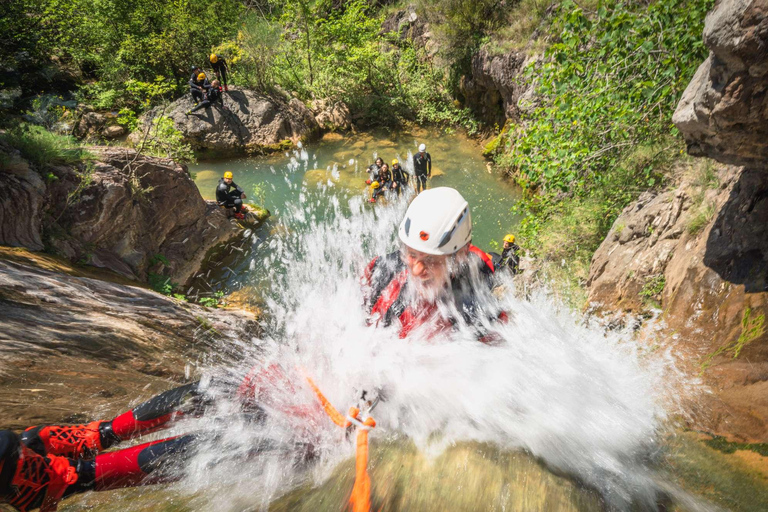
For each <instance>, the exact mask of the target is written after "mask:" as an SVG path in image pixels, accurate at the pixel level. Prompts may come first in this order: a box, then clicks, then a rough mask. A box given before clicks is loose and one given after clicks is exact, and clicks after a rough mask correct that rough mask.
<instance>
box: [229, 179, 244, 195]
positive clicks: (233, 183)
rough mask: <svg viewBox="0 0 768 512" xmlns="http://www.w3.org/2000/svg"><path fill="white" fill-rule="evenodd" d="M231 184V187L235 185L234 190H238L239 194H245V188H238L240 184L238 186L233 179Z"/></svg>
mask: <svg viewBox="0 0 768 512" xmlns="http://www.w3.org/2000/svg"><path fill="white" fill-rule="evenodd" d="M232 186H233V187H235V190H237V191H238V192H240V193H241V194H245V190H243V189H242V188H240V186H239V185H238V184H237V183H235V182H234V181H233V182H232Z"/></svg>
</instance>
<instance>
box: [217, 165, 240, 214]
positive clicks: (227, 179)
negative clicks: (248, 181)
mask: <svg viewBox="0 0 768 512" xmlns="http://www.w3.org/2000/svg"><path fill="white" fill-rule="evenodd" d="M232 178H233V176H232V173H231V172H229V171H227V172H225V173H224V176H223V177H222V178H221V179H220V180H219V184H218V185H217V186H216V202H217V203H218V204H219V206H221V207H222V208H227V209H229V208H234V209H235V218H237V219H240V220H243V219H245V215H243V213H242V210H243V199H245V191H244V190H243V189H242V188H240V187H239V186H238V185H237V183H235V182H234V181H232ZM231 188H234V190H230V189H231Z"/></svg>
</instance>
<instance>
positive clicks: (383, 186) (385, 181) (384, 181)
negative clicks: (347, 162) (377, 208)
mask: <svg viewBox="0 0 768 512" xmlns="http://www.w3.org/2000/svg"><path fill="white" fill-rule="evenodd" d="M376 181H377V182H378V183H379V187H378V188H376V189H374V191H373V194H371V202H372V203H375V202H376V199H377V198H378V197H379V196H380V195H382V194H384V193H385V192H387V191H388V190H389V189H390V187H391V185H392V173H390V172H389V166H388V165H387V164H385V163H383V162H382V164H381V168H380V169H379V172H378V174H377V175H376Z"/></svg>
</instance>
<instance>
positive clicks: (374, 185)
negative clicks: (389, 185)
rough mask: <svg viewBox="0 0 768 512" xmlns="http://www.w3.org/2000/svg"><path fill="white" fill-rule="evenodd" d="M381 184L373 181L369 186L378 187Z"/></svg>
mask: <svg viewBox="0 0 768 512" xmlns="http://www.w3.org/2000/svg"><path fill="white" fill-rule="evenodd" d="M380 186H381V185H379V182H378V181H374V182H372V183H371V188H379V187H380Z"/></svg>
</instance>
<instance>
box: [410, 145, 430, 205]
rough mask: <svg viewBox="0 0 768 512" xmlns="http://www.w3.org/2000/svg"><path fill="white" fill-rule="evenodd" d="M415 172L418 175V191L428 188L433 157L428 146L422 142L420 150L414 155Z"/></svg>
mask: <svg viewBox="0 0 768 512" xmlns="http://www.w3.org/2000/svg"><path fill="white" fill-rule="evenodd" d="M413 172H414V174H415V175H416V193H419V192H421V191H422V190H426V189H427V178H429V177H431V176H432V157H431V156H430V155H429V153H427V146H426V145H424V144H421V145H420V146H419V152H418V153H416V154H415V155H413Z"/></svg>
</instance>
